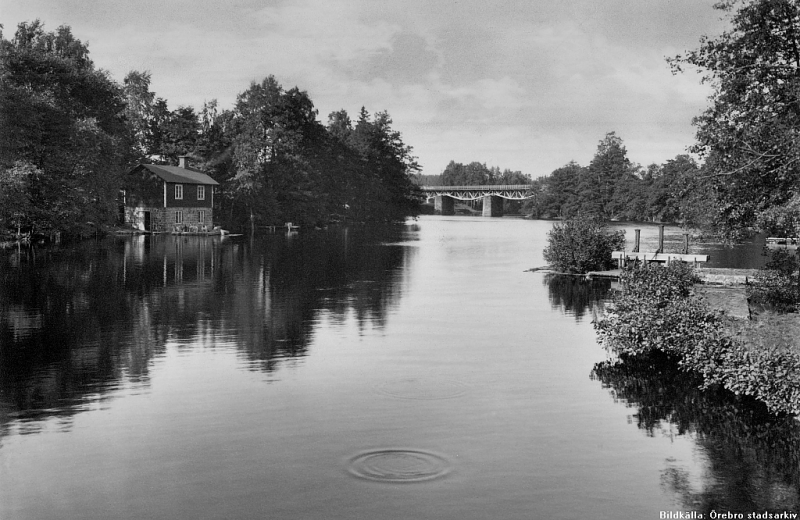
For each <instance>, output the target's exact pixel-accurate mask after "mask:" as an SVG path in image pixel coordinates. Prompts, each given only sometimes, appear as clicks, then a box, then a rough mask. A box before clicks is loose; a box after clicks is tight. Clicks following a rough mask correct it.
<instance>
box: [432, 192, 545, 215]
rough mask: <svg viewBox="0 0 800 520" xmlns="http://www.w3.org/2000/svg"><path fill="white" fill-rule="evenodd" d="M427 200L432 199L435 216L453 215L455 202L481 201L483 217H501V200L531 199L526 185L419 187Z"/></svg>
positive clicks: (531, 193)
mask: <svg viewBox="0 0 800 520" xmlns="http://www.w3.org/2000/svg"><path fill="white" fill-rule="evenodd" d="M420 188H421V189H422V192H423V193H425V195H426V196H427V197H428V198H434V205H433V207H434V211H435V212H436V214H437V215H454V214H455V201H456V199H458V200H478V199H483V216H484V217H502V216H503V199H508V200H524V199H529V198H531V197H533V195H534V194H533V191H532V188H533V186H530V185H528V184H510V185H486V186H420Z"/></svg>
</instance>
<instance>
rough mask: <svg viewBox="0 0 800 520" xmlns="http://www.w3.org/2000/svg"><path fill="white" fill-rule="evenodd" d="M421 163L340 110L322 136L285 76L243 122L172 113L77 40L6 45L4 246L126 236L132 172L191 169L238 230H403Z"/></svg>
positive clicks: (30, 35) (26, 37)
mask: <svg viewBox="0 0 800 520" xmlns="http://www.w3.org/2000/svg"><path fill="white" fill-rule="evenodd" d="M411 152H412V150H411V147H410V146H407V145H406V144H405V143H404V142H403V140H402V137H401V134H400V133H399V132H398V131H396V130H394V129H393V128H392V119H391V117H390V116H389V114H388V113H386V112H377V113H374V114H370V113H369V112H367V110H366V109H364V108H362V109H361V111H360V113H359V114H357V115H356V116H355V118H354V119H351V117H350V115H349V114H348V113H347V112H346V111H345V110H339V111H337V112H334V113H332V114H330V115H329V116H328V122H327V125H323V124H322V123H320V122H319V121H318V120H317V110H316V109H315V108H314V104H313V102H312V101H311V99H310V97H309V96H308V94H307V93H306V92H305V91H302V90H300V89H299V88H297V87H295V88H291V89H288V90H287V89H285V88H284V87H282V86H281V85H280V84H279V82H278V81H277V80H276V79H275V78H274V77H273V76H268V77H267V78H265V79H264V80H262V81H260V82H253V83H252V84H251V85H250V86H249V87H248V88H247V89H246V90H244V91H243V92H241V93H240V94H239V95H238V96H237V99H236V103H235V105H234V107H233V108H232V109H230V110H220V109H218V106H217V102H216V101H215V100H212V101H208V102H206V103H204V105H203V106H202V107H201V108H200V109H199V110H195V108H193V107H188V106H180V107H178V108H175V109H174V110H170V109H169V108H168V105H167V101H166V100H165V99H162V98H160V97H157V96H156V94H155V93H154V92H151V91H150V74H149V73H148V72H139V71H132V72H130V73H129V74H128V75H127V76H126V77H125V78H124V80H123V82H122V83H121V84H120V83H117V82H115V81H114V80H113V79H112V78H111V77H110V76H109V74H108V73H107V72H106V71H103V70H102V69H100V68H97V67H96V66H95V65H94V63H93V62H92V61H91V59H90V58H89V50H88V47H87V45H85V44H84V43H82V42H81V41H80V40H79V39H77V38H76V37H75V36H73V34H72V32H71V30H70V28H69V27H67V26H61V27H59V28H58V29H57V30H56V31H53V32H48V31H46V30H45V28H44V26H43V24H42V23H41V22H39V21H38V20H37V21H34V22H30V23H21V24H19V26H18V27H17V30H16V33H15V34H14V36H13V37H12V38H11V39H6V38H5V37H3V35H2V32H0V228H1V229H0V234H3V233H5V234H9V233H16V232H19V231H21V232H31V231H32V232H34V233H36V234H43V235H55V234H61V235H62V236H63V235H67V236H86V235H90V234H95V233H96V232H97V231H98V230H102V229H105V228H107V227H109V226H112V225H114V224H116V223H117V218H118V214H119V213H118V208H117V198H118V193H119V190H120V188H121V187H122V186H123V182H122V181H123V176H124V175H125V174H126V173H127V172H128V171H129V170H130V169H131V168H132V167H133V166H135V165H136V164H139V163H156V164H172V165H177V163H178V157H179V156H181V155H187V156H189V157H190V159H191V166H192V167H193V168H194V169H197V170H200V171H203V172H205V173H208V174H209V175H211V176H212V177H213V178H214V179H215V180H216V181H217V182H219V183H220V189H219V192H218V193H217V195H216V196H215V199H214V200H215V206H216V207H215V220H217V223H219V224H222V225H223V226H226V227H228V228H233V229H249V228H255V227H257V226H266V225H274V224H282V223H283V222H286V221H292V222H295V223H300V224H303V225H318V224H326V223H329V222H331V221H351V222H369V221H378V222H386V221H395V220H399V219H402V218H404V217H405V216H408V215H414V214H415V213H416V212H417V211H418V208H419V205H420V202H421V194H420V192H419V190H418V189H417V187H416V184H414V183H413V182H412V176H413V175H414V174H415V173H416V172H417V171H418V170H419V167H418V165H417V162H416V160H415V158H414V157H413V156H412V154H411Z"/></svg>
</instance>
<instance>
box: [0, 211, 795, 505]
mask: <svg viewBox="0 0 800 520" xmlns="http://www.w3.org/2000/svg"><path fill="white" fill-rule="evenodd" d="M550 227H551V223H549V222H538V221H524V220H515V219H508V218H504V219H483V218H463V217H452V218H447V217H444V218H442V217H425V218H422V219H420V220H419V221H416V222H409V223H408V224H407V225H405V226H397V227H385V228H363V227H351V228H348V229H330V230H326V231H316V232H309V233H304V234H299V235H293V236H285V235H274V236H267V237H259V238H256V239H253V240H251V239H248V238H246V237H237V238H230V239H225V240H219V239H210V238H195V237H177V238H176V237H134V238H127V239H110V240H107V241H104V242H100V243H94V242H92V243H84V244H80V245H77V246H72V247H62V248H53V249H37V250H31V251H24V250H23V251H20V252H13V251H12V252H6V254H5V255H4V256H2V257H0V276H2V279H1V280H0V281H2V286H0V518H2V519H4V520H6V519H8V520H16V519H37V520H39V519H51V518H52V519H108V518H123V519H128V518H130V519H141V518H171V519H183V518H186V519H205V518H208V519H221V518H288V519H294V518H298V519H301V518H302V519H335V518H343V519H344V518H347V519H360V518H364V519H367V518H369V519H376V518H380V519H384V518H386V519H393V518H397V519H408V518H437V519H447V518H453V519H456V518H458V519H465V518H467V519H473V518H474V519H487V518H498V519H532V518H547V519H578V518H592V519H606V518H608V519H611V518H614V519H619V518H630V519H650V518H652V519H656V518H659V515H660V512H661V511H678V510H688V509H691V510H696V511H703V512H706V513H708V512H710V511H711V510H716V511H726V510H730V511H739V510H741V511H745V512H748V511H761V512H763V511H765V510H770V511H784V510H791V509H793V508H796V507H797V504H798V490H799V489H800V484H799V483H800V477H799V473H800V470H798V460H800V459H799V458H798V452H799V451H800V449H799V448H798V446H799V445H800V434H798V428H797V426H796V424H797V423H796V422H795V421H794V420H792V419H791V418H771V417H769V416H767V415H766V414H765V413H764V411H763V409H762V408H760V407H758V406H755V405H753V404H752V403H749V402H748V401H746V400H739V399H735V398H732V397H731V396H729V395H727V394H725V393H722V392H719V393H700V392H698V391H697V390H696V389H695V388H696V385H697V382H696V381H694V380H692V378H691V377H690V376H687V375H686V374H681V373H680V372H678V371H676V370H675V369H674V367H671V366H670V365H669V364H665V363H661V362H660V361H659V360H657V359H656V360H648V361H647V362H646V363H644V364H643V365H642V366H613V367H609V366H604V365H597V366H596V364H598V363H601V362H603V361H604V360H605V359H606V354H605V352H604V351H603V350H602V348H601V347H600V346H598V345H597V344H596V342H595V335H594V332H593V330H592V326H591V319H592V316H593V314H594V313H596V312H598V309H599V308H601V307H602V301H603V300H604V299H605V298H606V297H607V291H608V283H607V282H606V283H603V282H600V283H592V284H590V283H587V282H583V281H579V280H577V279H574V278H573V279H564V278H559V277H553V276H548V275H545V274H543V273H531V272H525V270H526V269H529V268H531V267H536V266H540V265H543V264H544V261H543V259H542V249H543V248H544V245H545V242H546V233H547V231H548V230H549V229H550ZM636 227H644V231H643V240H644V241H645V242H646V241H647V240H657V228H655V227H654V226H636ZM629 228H630V229H629V230H628V237H629V240H631V241H632V236H633V233H632V227H629ZM677 233H678V231H677V230H671V231H669V235H668V236H675V237H678V234H677ZM675 240H677V241H679V240H680V238H679V237H678V238H675ZM676 247H677V246H676ZM703 247H705V248H706V249H707V250H709V251H711V254H712V260H713V261H716V262H717V263H718V264H719V265H720V266H725V265H724V264H726V263H729V264H734V263H740V262H742V261H743V260H742V259H743V258H745V259H749V260H748V261H750V262H754V263H756V264H757V263H758V262H761V261H762V260H761V259H760V256H759V255H760V248H759V247H757V246H745V247H741V248H739V249H737V250H735V251H734V250H726V251H727V253H726V255H727V256H724V255H715V253H714V252H713V251H714V248H715V247H717V246H714V245H706V246H703ZM720 247H721V246H720ZM699 250H700V247H699V246H698V248H695V247H694V246H693V251H698V252H700V251H699ZM720 250H722V249H720ZM723 256H724V259H723ZM727 266H729V267H739V265H727Z"/></svg>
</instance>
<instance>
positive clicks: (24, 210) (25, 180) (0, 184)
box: [0, 162, 41, 234]
mask: <svg viewBox="0 0 800 520" xmlns="http://www.w3.org/2000/svg"><path fill="white" fill-rule="evenodd" d="M39 175H41V171H39V170H37V169H36V167H35V166H33V165H31V164H29V163H24V162H17V163H16V164H14V165H13V166H12V167H10V168H7V169H2V170H0V229H2V228H6V229H14V230H15V231H16V234H20V233H21V230H22V229H23V228H26V229H27V228H30V223H31V219H32V217H33V214H32V210H33V208H32V207H31V200H30V195H29V189H30V184H31V182H33V181H34V180H35V178H36V177H37V176H39Z"/></svg>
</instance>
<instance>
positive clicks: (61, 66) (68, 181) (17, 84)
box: [0, 20, 131, 235]
mask: <svg viewBox="0 0 800 520" xmlns="http://www.w3.org/2000/svg"><path fill="white" fill-rule="evenodd" d="M124 108H125V99H124V96H123V92H122V89H121V88H120V86H119V85H117V84H116V83H115V82H114V81H112V80H111V79H110V78H109V77H108V75H107V74H106V73H105V72H103V71H101V70H97V69H95V68H94V64H93V63H92V61H91V60H90V59H89V50H88V47H87V46H86V45H85V44H83V43H82V42H81V41H80V40H78V39H76V38H75V37H74V36H73V35H72V32H71V30H70V28H69V27H67V26H61V27H59V28H58V29H57V30H56V31H55V32H45V30H44V26H43V25H42V24H41V22H39V21H38V20H36V21H34V22H32V23H21V24H19V26H18V27H17V31H16V34H15V36H14V38H13V39H12V40H11V41H8V40H5V39H2V40H0V169H6V170H8V169H10V168H12V169H13V168H17V166H15V165H18V164H26V165H29V166H30V167H32V168H35V169H36V170H37V171H38V172H40V173H39V174H37V175H33V176H28V178H29V179H30V181H31V182H29V183H28V188H27V189H28V198H29V200H30V204H31V207H32V211H31V213H32V215H33V216H32V217H31V218H30V219H29V220H28V223H29V225H30V226H31V227H32V228H34V229H35V230H36V231H39V232H45V233H56V232H64V233H68V234H77V235H80V234H86V233H89V232H91V231H93V230H94V228H95V227H96V226H97V225H99V224H104V223H110V222H113V221H114V220H115V218H116V211H115V210H114V199H115V197H116V195H117V187H118V185H119V183H118V177H119V175H120V174H121V173H122V172H123V171H124V169H125V168H126V166H127V165H129V163H130V158H131V155H130V153H129V150H130V139H129V137H130V134H129V132H128V127H127V126H126V124H125V119H124Z"/></svg>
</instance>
